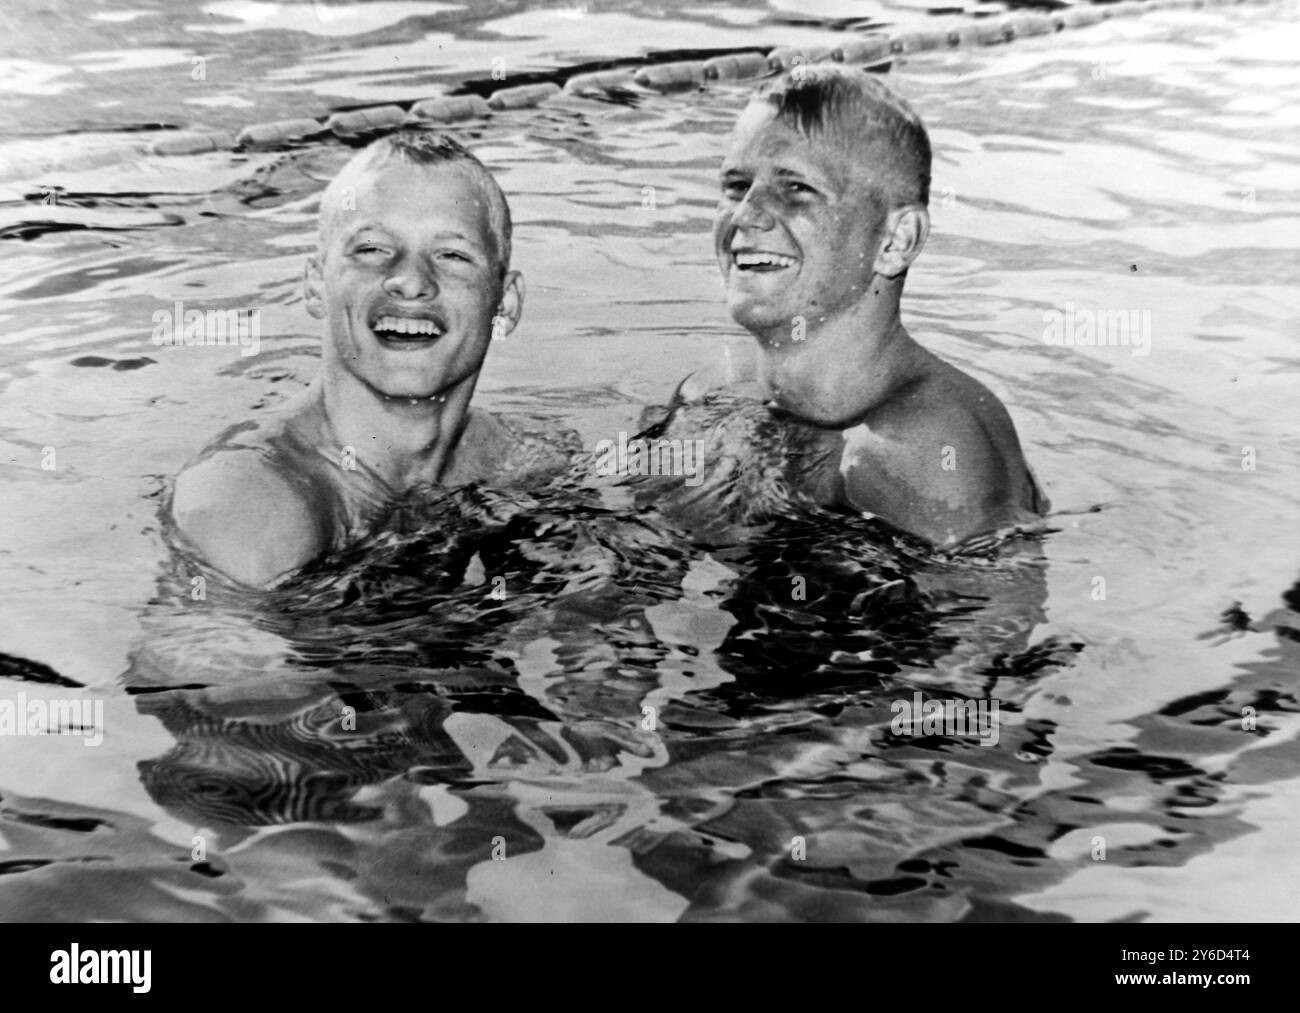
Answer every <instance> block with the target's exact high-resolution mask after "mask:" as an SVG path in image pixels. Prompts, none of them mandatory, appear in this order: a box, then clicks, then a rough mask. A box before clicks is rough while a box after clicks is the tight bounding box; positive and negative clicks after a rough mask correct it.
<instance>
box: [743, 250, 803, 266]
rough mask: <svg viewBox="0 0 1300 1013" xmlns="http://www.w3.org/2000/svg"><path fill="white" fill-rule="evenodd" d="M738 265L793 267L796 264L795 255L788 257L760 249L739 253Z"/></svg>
mask: <svg viewBox="0 0 1300 1013" xmlns="http://www.w3.org/2000/svg"><path fill="white" fill-rule="evenodd" d="M735 256H736V266H737V267H767V266H769V265H770V266H772V267H793V266H794V264H795V259H794V257H787V256H785V255H783V254H780V253H767V252H765V251H760V252H757V253H737V254H736V255H735Z"/></svg>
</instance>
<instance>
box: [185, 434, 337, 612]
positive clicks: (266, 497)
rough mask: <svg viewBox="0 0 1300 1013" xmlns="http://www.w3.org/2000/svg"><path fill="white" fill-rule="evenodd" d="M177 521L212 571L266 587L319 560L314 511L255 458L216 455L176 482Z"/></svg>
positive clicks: (254, 455) (252, 454) (250, 455)
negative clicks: (314, 559) (312, 560)
mask: <svg viewBox="0 0 1300 1013" xmlns="http://www.w3.org/2000/svg"><path fill="white" fill-rule="evenodd" d="M172 516H173V517H174V518H175V520H176V524H177V527H179V528H180V531H181V533H182V534H183V535H184V536H185V537H186V538H187V539H188V540H189V542H190V543H191V544H192V545H193V546H194V547H195V548H196V549H197V550H198V552H199V554H200V555H202V556H203V558H204V559H205V560H207V561H208V562H209V563H210V564H211V565H212V566H214V567H216V569H218V570H220V571H221V572H222V573H224V574H225V575H226V576H228V577H230V578H232V579H234V580H236V581H238V582H239V583H241V584H248V585H251V586H254V587H265V586H267V585H269V584H271V583H273V582H274V581H275V580H276V579H278V578H279V577H281V576H283V575H284V574H286V573H288V572H290V571H291V570H296V569H298V567H300V566H302V565H304V564H305V563H307V562H309V561H310V560H311V559H312V558H313V557H314V556H316V555H317V554H318V553H319V552H320V550H321V548H322V547H323V546H322V545H321V538H320V533H319V531H318V529H317V526H316V523H315V518H314V517H313V515H312V512H311V508H310V506H309V505H308V504H307V503H306V502H305V501H304V500H303V498H302V496H301V495H300V494H299V493H298V492H297V491H296V490H295V489H294V488H293V486H292V485H290V484H289V482H288V481H287V480H286V479H285V478H283V477H282V476H280V475H279V474H277V473H276V472H275V471H274V470H273V469H272V468H270V467H269V466H268V465H267V464H266V463H265V462H263V461H262V459H261V458H260V457H259V456H258V455H257V453H256V452H254V451H232V452H227V453H218V454H215V455H214V456H212V457H210V458H208V459H207V460H206V461H203V462H201V463H200V464H197V465H195V466H194V467H193V468H189V469H188V470H186V471H184V472H182V473H181V475H180V476H179V477H178V478H177V479H176V491H175V496H174V498H173V500H172Z"/></svg>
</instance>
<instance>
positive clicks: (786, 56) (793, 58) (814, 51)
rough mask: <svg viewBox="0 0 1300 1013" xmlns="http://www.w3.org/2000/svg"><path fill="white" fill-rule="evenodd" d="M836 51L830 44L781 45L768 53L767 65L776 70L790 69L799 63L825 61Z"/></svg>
mask: <svg viewBox="0 0 1300 1013" xmlns="http://www.w3.org/2000/svg"><path fill="white" fill-rule="evenodd" d="M834 52H835V50H834V49H831V48H830V47H829V46H809V47H799V46H780V47H778V48H776V49H774V50H772V52H770V53H768V54H767V65H768V66H769V67H770V68H771V69H772V70H776V71H781V70H789V69H790V68H791V67H793V66H795V65H796V64H799V63H823V62H825V61H826V60H830V59H832V58H833V57H832V55H831V54H832V53H834Z"/></svg>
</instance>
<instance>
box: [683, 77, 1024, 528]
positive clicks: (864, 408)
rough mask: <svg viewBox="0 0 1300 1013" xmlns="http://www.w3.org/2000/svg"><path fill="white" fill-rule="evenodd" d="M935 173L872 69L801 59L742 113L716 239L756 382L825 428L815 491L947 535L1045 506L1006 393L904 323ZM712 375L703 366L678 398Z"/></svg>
mask: <svg viewBox="0 0 1300 1013" xmlns="http://www.w3.org/2000/svg"><path fill="white" fill-rule="evenodd" d="M929 186H930V142H929V138H928V136H927V135H926V131H925V128H924V126H923V125H922V124H921V121H920V119H919V117H918V116H917V115H916V113H915V112H913V111H912V109H911V108H910V107H909V106H908V105H907V104H906V103H905V102H903V101H902V100H901V99H899V98H897V97H896V96H894V95H893V94H892V93H891V92H890V91H889V90H888V89H887V88H886V87H885V86H884V85H883V84H882V83H881V82H880V81H879V80H878V79H877V78H876V77H874V76H873V75H871V74H868V73H866V72H865V71H860V70H855V69H850V68H846V67H839V66H825V67H823V66H817V67H801V68H799V70H798V71H797V72H795V73H792V74H787V75H785V76H783V77H782V78H779V79H778V80H776V81H775V82H773V83H772V84H770V85H768V86H767V87H766V88H765V89H764V90H763V91H761V92H760V93H759V94H758V95H757V96H756V98H755V99H754V100H753V101H752V102H751V103H750V104H749V106H747V107H746V109H745V110H744V112H743V113H742V114H741V116H740V118H739V120H738V121H737V123H736V128H735V132H734V134H733V136H732V139H731V143H730V147H729V150H728V152H727V154H726V157H725V160H724V162H723V166H722V197H721V200H720V202H719V205H718V210H717V215H716V219H715V225H714V244H715V250H716V253H717V257H718V263H719V265H720V267H721V270H722V276H723V281H724V283H725V286H726V292H727V301H728V305H729V308H730V311H731V315H732V317H733V318H734V319H735V320H736V322H737V323H739V324H741V325H742V326H743V327H745V328H746V329H747V330H748V331H749V332H750V333H751V334H753V336H754V337H755V338H756V339H757V342H758V347H759V361H760V376H759V378H758V381H757V383H756V384H753V385H751V387H750V390H751V391H752V392H754V393H755V394H756V395H757V396H759V397H760V398H761V399H762V400H764V401H766V402H767V405H768V407H769V409H770V410H771V411H772V412H774V413H775V414H776V415H777V416H779V417H781V418H784V419H786V420H788V421H789V422H790V423H792V424H794V425H797V426H801V427H802V428H803V430H804V431H805V438H804V440H803V443H804V445H805V446H807V445H808V439H807V438H806V434H807V432H809V431H811V433H812V434H813V435H812V440H813V443H814V444H815V446H816V447H817V449H816V451H814V452H806V453H804V454H803V455H802V456H803V457H804V458H805V459H806V460H805V461H804V462H803V463H804V464H805V465H806V464H808V462H809V461H812V462H813V467H812V468H811V471H810V469H809V468H808V467H805V468H803V473H802V476H801V478H800V479H799V482H800V484H802V485H803V487H804V489H805V491H809V492H812V493H813V494H814V495H815V497H816V498H817V499H819V500H821V501H823V502H825V503H826V504H827V505H832V504H833V505H838V506H847V507H849V508H851V509H854V510H857V511H861V512H863V513H867V514H871V515H875V516H878V517H880V518H882V519H884V520H886V521H888V522H890V523H891V524H893V525H894V526H895V527H898V528H901V529H903V530H905V531H909V532H912V533H913V534H917V535H921V536H922V537H924V538H926V539H928V540H930V541H932V542H934V543H939V544H946V543H953V542H957V541H961V540H964V539H966V538H968V537H970V536H973V535H976V534H980V533H983V532H988V531H992V530H995V529H998V528H1002V527H1007V526H1011V525H1014V524H1017V523H1021V522H1025V521H1029V520H1031V519H1032V518H1034V517H1036V516H1037V515H1038V514H1040V513H1042V512H1043V511H1045V510H1046V509H1047V503H1046V501H1045V500H1044V498H1043V497H1042V494H1041V493H1040V492H1039V491H1038V488H1037V486H1036V484H1035V482H1034V479H1033V477H1032V475H1031V474H1030V472H1029V469H1028V467H1027V466H1026V464H1025V460H1024V458H1023V456H1022V454H1021V451H1020V444H1019V441H1018V440H1017V438H1016V432H1015V427H1014V426H1013V425H1012V422H1011V419H1010V417H1009V416H1008V414H1007V411H1006V409H1005V408H1004V407H1003V406H1002V404H1001V402H1000V401H998V399H997V397H995V396H994V394H993V393H992V392H991V391H989V390H988V389H987V388H986V387H984V386H983V385H982V384H980V383H979V382H977V381H976V380H974V379H973V378H971V377H969V376H967V375H966V374H965V373H963V372H961V371H960V370H958V369H957V368H955V367H954V366H951V365H949V364H948V363H946V362H944V361H943V360H941V359H939V358H938V357H937V356H935V355H933V354H932V353H931V352H929V351H927V350H926V349H924V348H923V347H921V346H920V345H919V344H918V343H917V342H916V341H914V340H913V339H912V337H911V335H909V334H908V332H907V330H906V328H904V327H903V324H902V321H901V319H900V316H899V300H900V297H901V295H902V291H903V282H904V280H905V279H906V277H907V271H908V268H909V267H910V266H911V265H912V262H913V261H914V260H915V259H916V257H917V255H918V254H920V252H921V249H922V247H923V246H924V245H925V241H926V238H927V236H928V235H929V231H930V218H929V213H928V211H927V203H928V199H929ZM709 389H710V384H709V379H708V378H707V377H702V376H698V375H693V376H691V377H688V378H687V379H686V380H685V381H683V383H682V385H681V387H679V388H678V393H677V396H676V401H677V402H678V403H679V404H680V403H681V402H688V403H689V402H691V401H696V400H700V399H702V398H704V397H705V395H706V392H707V391H708V390H709ZM683 421H684V420H683Z"/></svg>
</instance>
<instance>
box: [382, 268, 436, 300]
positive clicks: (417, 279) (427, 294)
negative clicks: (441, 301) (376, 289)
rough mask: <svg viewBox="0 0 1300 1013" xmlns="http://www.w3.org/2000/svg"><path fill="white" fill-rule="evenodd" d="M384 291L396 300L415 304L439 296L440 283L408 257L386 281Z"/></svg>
mask: <svg viewBox="0 0 1300 1013" xmlns="http://www.w3.org/2000/svg"><path fill="white" fill-rule="evenodd" d="M384 291H385V292H387V293H388V294H389V295H391V296H394V297H395V298H398V299H404V300H406V301H408V302H414V301H415V300H417V299H432V298H434V297H435V296H436V295H437V294H438V283H437V281H435V280H434V278H433V275H432V274H431V273H430V272H429V271H427V270H425V269H424V268H423V267H422V266H421V265H420V264H418V263H415V262H414V261H413V260H412V259H411V258H409V257H408V258H405V259H404V260H402V261H401V262H400V263H399V264H397V265H396V267H394V269H393V273H392V274H390V275H389V276H388V277H387V278H385V279H384Z"/></svg>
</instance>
